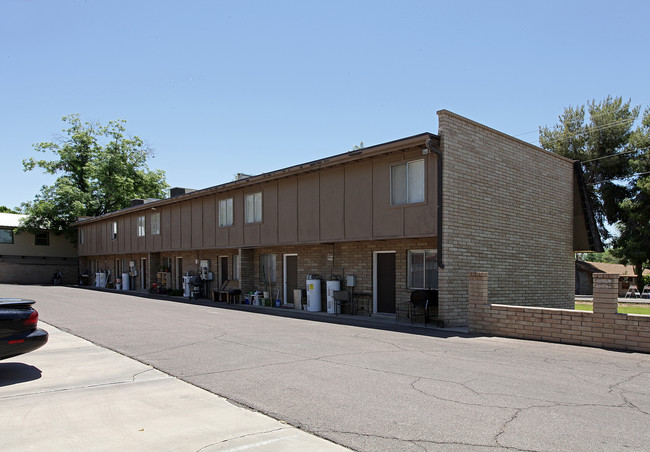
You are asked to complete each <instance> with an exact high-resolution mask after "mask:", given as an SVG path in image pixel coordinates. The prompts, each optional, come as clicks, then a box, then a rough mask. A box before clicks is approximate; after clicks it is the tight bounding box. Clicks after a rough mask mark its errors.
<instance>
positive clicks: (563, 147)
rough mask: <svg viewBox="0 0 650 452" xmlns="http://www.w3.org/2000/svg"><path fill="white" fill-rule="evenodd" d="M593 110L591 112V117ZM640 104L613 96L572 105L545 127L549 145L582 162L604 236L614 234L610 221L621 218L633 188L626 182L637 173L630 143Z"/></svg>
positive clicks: (542, 134) (546, 146) (541, 134)
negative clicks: (577, 105)
mask: <svg viewBox="0 0 650 452" xmlns="http://www.w3.org/2000/svg"><path fill="white" fill-rule="evenodd" d="M587 114H588V116H587ZM638 116H639V107H631V106H630V101H629V100H628V101H627V102H624V101H623V100H622V98H620V97H616V98H612V97H611V96H608V97H607V98H606V99H604V100H603V101H601V102H596V101H595V100H594V101H591V102H587V105H586V107H585V106H580V107H573V106H569V107H567V108H565V109H564V113H563V114H562V115H560V117H559V123H558V124H556V125H554V126H553V127H550V128H549V127H546V126H545V127H540V129H539V142H540V144H541V146H542V147H543V148H544V149H548V150H549V151H552V152H555V153H557V154H560V155H563V156H564V157H567V158H570V159H572V160H578V161H580V162H583V169H584V175H585V183H586V185H587V191H588V192H589V194H590V195H591V198H592V200H594V201H596V202H595V203H594V204H595V205H594V206H593V207H594V215H595V217H596V221H597V223H598V229H599V231H600V234H601V236H602V237H604V238H609V237H610V234H609V232H608V231H607V228H606V224H607V223H609V224H615V223H616V222H618V221H620V220H622V217H621V209H620V203H621V202H623V201H624V200H625V199H627V198H629V197H630V196H631V194H632V192H633V190H632V186H631V184H626V183H621V181H624V180H625V179H626V178H628V177H629V176H631V175H632V174H633V169H632V167H631V165H630V158H631V157H634V156H635V155H636V154H637V153H638V149H637V148H636V147H634V146H632V144H631V143H630V139H631V137H632V135H633V127H634V121H635V120H636V119H637V118H638Z"/></svg>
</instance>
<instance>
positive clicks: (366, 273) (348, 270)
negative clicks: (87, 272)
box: [81, 237, 436, 310]
mask: <svg viewBox="0 0 650 452" xmlns="http://www.w3.org/2000/svg"><path fill="white" fill-rule="evenodd" d="M435 248H436V239H435V238H432V237H429V238H422V239H395V240H373V241H363V242H340V243H331V244H316V245H300V246H293V245H291V246H276V247H261V248H255V249H252V248H248V249H241V250H238V249H223V250H218V249H216V250H198V251H184V252H161V253H160V259H159V261H160V263H161V265H166V262H167V261H168V258H172V272H171V273H172V278H175V274H176V271H175V268H174V267H173V266H174V265H176V257H181V258H182V259H183V268H182V273H185V272H187V271H190V272H194V273H196V272H197V271H198V265H197V264H196V263H195V262H196V260H197V259H198V260H201V259H209V260H210V270H211V271H213V272H214V273H215V280H214V281H212V283H211V290H214V289H216V284H217V275H216V273H217V271H218V265H217V262H218V261H217V259H218V258H219V257H221V256H228V275H229V277H232V256H233V255H235V254H238V255H239V256H240V280H239V282H238V283H235V282H234V281H233V282H232V284H230V285H229V287H230V288H240V289H241V290H242V292H243V293H248V292H252V291H255V290H260V291H261V290H264V283H263V281H261V280H260V271H259V268H260V255H262V254H275V266H276V282H275V283H272V284H270V287H269V288H270V290H271V294H272V298H275V297H276V295H277V293H278V290H279V291H280V299H282V300H283V299H284V259H283V256H284V254H297V255H298V260H297V263H298V285H299V288H301V289H304V288H305V281H306V280H307V275H310V274H318V275H320V276H321V277H322V281H323V287H322V288H321V297H322V303H321V305H322V306H323V310H326V307H327V304H326V293H325V292H326V291H325V288H324V284H325V281H327V280H329V279H331V278H333V277H335V278H342V279H343V283H342V286H341V288H342V289H346V286H345V276H347V275H354V276H356V279H357V285H356V287H355V288H354V290H355V291H356V292H372V291H373V253H374V252H376V251H394V252H395V268H396V270H395V296H396V302H397V303H398V304H399V303H405V302H406V301H408V299H409V296H410V293H411V289H410V288H409V287H408V265H407V259H408V251H409V250H422V249H429V250H430V249H435ZM143 257H146V258H147V259H148V262H150V263H151V262H152V261H153V260H152V259H151V256H149V255H147V254H129V255H107V256H104V255H102V256H88V257H84V258H81V261H82V268H89V269H90V261H91V260H96V261H99V266H100V268H110V269H112V268H113V263H114V261H115V259H123V260H124V261H125V262H126V263H127V264H128V261H129V260H135V261H136V262H137V265H138V266H139V265H140V264H139V263H140V259H141V258H143ZM156 262H158V260H156ZM156 265H158V264H156ZM138 268H139V267H138ZM158 270H159V269H158V268H153V267H151V268H150V270H149V271H148V272H147V277H148V281H149V286H151V284H150V283H151V282H153V281H154V280H155V277H156V272H157V271H158ZM152 278H153V279H152ZM136 287H138V288H139V281H136ZM173 287H174V288H176V281H174V284H173Z"/></svg>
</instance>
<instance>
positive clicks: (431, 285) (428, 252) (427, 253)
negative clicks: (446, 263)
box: [407, 249, 438, 289]
mask: <svg viewBox="0 0 650 452" xmlns="http://www.w3.org/2000/svg"><path fill="white" fill-rule="evenodd" d="M437 254H438V252H437V250H435V249H422V250H409V251H408V256H407V275H408V287H409V289H437V288H438V281H437V278H436V273H437V265H436V257H437ZM415 255H421V256H422V258H423V260H422V262H423V263H422V274H421V278H422V281H423V283H424V284H423V285H424V286H428V287H416V286H414V284H413V271H414V270H413V269H412V266H413V259H412V258H413V256H415ZM427 257H429V258H430V259H433V269H431V272H432V274H431V276H430V278H431V280H430V281H427V265H426V264H427ZM427 282H428V284H427Z"/></svg>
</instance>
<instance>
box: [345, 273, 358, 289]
mask: <svg viewBox="0 0 650 452" xmlns="http://www.w3.org/2000/svg"><path fill="white" fill-rule="evenodd" d="M345 278H346V280H345V285H346V286H348V287H354V286H356V285H357V277H356V276H354V275H348V276H346V277H345Z"/></svg>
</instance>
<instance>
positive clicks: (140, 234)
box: [137, 215, 145, 237]
mask: <svg viewBox="0 0 650 452" xmlns="http://www.w3.org/2000/svg"><path fill="white" fill-rule="evenodd" d="M144 234H145V223H144V215H143V216H141V217H138V231H137V235H138V237H144Z"/></svg>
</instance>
